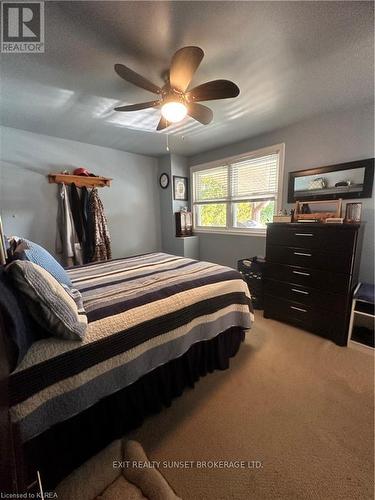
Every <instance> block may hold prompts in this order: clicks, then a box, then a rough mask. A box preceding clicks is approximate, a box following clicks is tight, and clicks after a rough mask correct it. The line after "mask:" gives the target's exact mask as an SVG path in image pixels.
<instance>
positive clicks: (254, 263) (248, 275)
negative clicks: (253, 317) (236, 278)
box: [237, 257, 265, 309]
mask: <svg viewBox="0 0 375 500" xmlns="http://www.w3.org/2000/svg"><path fill="white" fill-rule="evenodd" d="M264 265H265V259H264V257H250V258H249V259H241V260H239V261H238V262H237V269H238V271H239V272H240V273H241V274H242V276H243V279H244V280H245V281H246V283H247V286H248V288H249V291H250V295H251V301H252V303H253V307H254V309H263V279H262V278H263V271H264Z"/></svg>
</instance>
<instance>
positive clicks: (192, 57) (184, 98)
mask: <svg viewBox="0 0 375 500" xmlns="http://www.w3.org/2000/svg"><path fill="white" fill-rule="evenodd" d="M203 56H204V52H203V50H202V49H201V48H200V47H193V46H189V47H183V48H182V49H179V50H178V51H177V52H175V54H174V55H173V57H172V61H171V66H170V69H169V72H168V77H167V78H166V83H165V84H164V86H163V87H159V86H158V85H155V84H154V83H152V82H150V81H149V80H147V79H146V78H144V77H143V76H141V75H139V74H138V73H136V72H135V71H133V70H131V69H130V68H128V67H127V66H124V65H123V64H115V71H116V73H117V74H118V75H119V76H120V77H121V78H123V79H124V80H126V81H127V82H129V83H132V84H133V85H136V86H137V87H141V88H142V89H145V90H148V91H149V92H153V93H154V94H157V95H158V98H157V99H156V100H154V101H148V102H142V103H139V104H130V105H128V106H119V107H117V108H115V111H138V110H141V109H147V108H158V107H161V115H162V116H161V119H160V121H159V124H158V126H157V127H156V130H163V129H165V128H166V127H168V126H169V125H171V123H177V122H180V121H181V120H183V119H184V118H185V116H186V115H189V116H191V117H192V118H194V120H197V121H198V122H200V123H202V124H203V125H208V124H209V123H210V122H211V121H212V118H213V113H212V110H211V109H210V108H208V107H207V106H203V104H199V102H200V101H211V100H214V99H227V98H229V97H237V96H238V94H239V93H240V89H239V88H238V87H237V85H236V84H235V83H233V82H230V81H229V80H212V81H210V82H207V83H203V84H202V85H198V87H194V88H193V89H191V90H188V88H189V84H190V82H191V80H192V78H193V76H194V74H195V72H196V71H197V69H198V66H199V65H200V63H201V61H202V59H203Z"/></svg>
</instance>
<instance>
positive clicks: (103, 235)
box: [89, 188, 112, 262]
mask: <svg viewBox="0 0 375 500" xmlns="http://www.w3.org/2000/svg"><path fill="white" fill-rule="evenodd" d="M89 221H90V223H91V228H92V234H93V255H92V257H91V261H92V262H96V261H99V260H108V259H110V258H111V257H112V254H111V238H110V235H109V231H108V227H107V219H106V217H105V215H104V207H103V203H102V202H101V199H100V198H99V194H98V190H97V189H96V188H93V190H92V191H91V195H90V199H89Z"/></svg>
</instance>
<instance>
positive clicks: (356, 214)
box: [345, 203, 362, 223]
mask: <svg viewBox="0 0 375 500" xmlns="http://www.w3.org/2000/svg"><path fill="white" fill-rule="evenodd" d="M361 212H362V203H347V204H346V209H345V222H356V223H359V222H360V221H361Z"/></svg>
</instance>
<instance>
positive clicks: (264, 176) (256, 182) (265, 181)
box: [231, 153, 279, 200]
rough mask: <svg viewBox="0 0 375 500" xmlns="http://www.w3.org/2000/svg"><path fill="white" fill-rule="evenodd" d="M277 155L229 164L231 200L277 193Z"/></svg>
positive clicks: (255, 197)
mask: <svg viewBox="0 0 375 500" xmlns="http://www.w3.org/2000/svg"><path fill="white" fill-rule="evenodd" d="M278 167H279V155H278V154H277V153H273V154H269V155H265V156H260V157H258V158H250V159H246V160H243V161H239V162H237V163H233V164H232V165H231V191H232V193H231V195H232V200H243V199H250V200H251V199H257V198H262V197H265V196H270V195H271V196H272V195H276V194H277V186H278Z"/></svg>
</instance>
